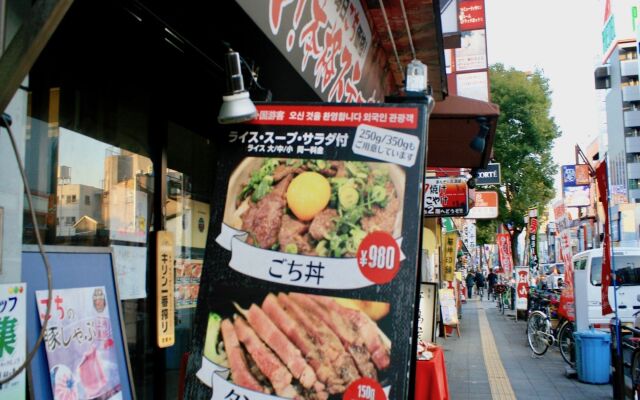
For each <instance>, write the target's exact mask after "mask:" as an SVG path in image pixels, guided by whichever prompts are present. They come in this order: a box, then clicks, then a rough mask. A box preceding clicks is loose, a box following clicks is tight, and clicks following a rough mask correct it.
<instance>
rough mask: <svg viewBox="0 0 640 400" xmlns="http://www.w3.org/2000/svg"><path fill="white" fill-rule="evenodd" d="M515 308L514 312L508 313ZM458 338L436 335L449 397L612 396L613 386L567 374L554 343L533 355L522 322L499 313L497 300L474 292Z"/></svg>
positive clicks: (569, 399) (584, 399) (568, 399)
mask: <svg viewBox="0 0 640 400" xmlns="http://www.w3.org/2000/svg"><path fill="white" fill-rule="evenodd" d="M511 313H513V312H511ZM461 334H462V337H461V338H458V337H457V335H456V334H455V333H454V336H450V337H448V338H447V339H446V340H445V339H444V338H438V343H439V344H440V345H442V346H443V347H444V350H445V352H444V355H445V361H446V365H447V376H448V379H449V392H450V397H451V399H452V400H466V399H469V400H472V399H473V400H475V399H505V400H507V399H518V400H520V399H526V400H528V399H565V400H591V399H593V400H595V399H611V398H612V388H611V385H609V384H606V385H590V384H584V383H581V382H579V381H578V380H577V379H570V378H567V377H565V366H566V363H565V362H564V361H563V359H562V357H561V356H560V352H559V351H558V349H557V348H552V349H549V351H548V352H547V354H545V355H544V356H543V357H540V358H534V357H532V352H531V350H530V348H529V346H528V343H527V337H526V334H525V321H518V322H516V321H515V319H514V317H513V314H511V316H508V315H501V314H500V313H499V312H498V309H497V307H496V304H495V302H493V301H491V302H490V301H488V300H486V297H485V299H484V301H482V302H481V301H479V300H478V298H477V297H475V296H474V298H473V299H472V300H471V301H469V302H468V303H467V304H463V306H462V323H461Z"/></svg>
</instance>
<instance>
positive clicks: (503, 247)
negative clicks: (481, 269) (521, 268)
mask: <svg viewBox="0 0 640 400" xmlns="http://www.w3.org/2000/svg"><path fill="white" fill-rule="evenodd" d="M496 241H497V242H498V260H499V261H500V269H499V270H498V272H499V273H501V274H506V275H507V276H511V271H513V257H511V237H510V236H509V234H508V233H498V234H497V235H496Z"/></svg>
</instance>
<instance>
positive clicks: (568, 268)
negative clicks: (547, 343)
mask: <svg viewBox="0 0 640 400" xmlns="http://www.w3.org/2000/svg"><path fill="white" fill-rule="evenodd" d="M553 214H554V216H555V219H556V226H557V229H558V233H559V238H560V259H561V260H562V262H563V263H564V287H563V288H562V293H561V294H560V305H559V307H558V314H560V315H562V316H563V317H565V318H567V319H568V320H570V321H574V320H575V316H576V308H575V298H574V294H573V263H572V262H571V258H572V257H573V254H572V250H571V233H570V231H569V218H568V216H567V212H566V208H565V205H564V202H563V201H562V200H560V201H557V202H556V203H554V204H553Z"/></svg>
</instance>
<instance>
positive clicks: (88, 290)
mask: <svg viewBox="0 0 640 400" xmlns="http://www.w3.org/2000/svg"><path fill="white" fill-rule="evenodd" d="M36 301H37V307H38V312H39V313H40V323H42V322H43V320H44V317H45V315H46V309H47V303H48V292H47V291H46V290H38V291H36ZM108 307H109V306H108V302H107V293H106V290H105V288H104V286H97V287H84V288H74V289H63V290H54V291H53V293H52V304H51V315H50V318H49V321H48V323H47V331H46V334H45V339H44V344H45V349H46V353H47V361H48V364H49V374H50V378H51V389H52V392H53V398H54V399H55V400H58V399H61V400H65V399H73V398H76V399H94V398H100V399H117V398H122V393H121V392H122V385H121V383H120V375H119V371H118V364H117V361H116V351H115V348H114V346H115V343H114V339H113V332H112V321H111V318H110V316H109V309H108Z"/></svg>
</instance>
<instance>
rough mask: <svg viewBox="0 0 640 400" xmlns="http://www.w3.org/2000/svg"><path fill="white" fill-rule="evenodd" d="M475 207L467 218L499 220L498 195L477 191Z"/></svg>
mask: <svg viewBox="0 0 640 400" xmlns="http://www.w3.org/2000/svg"><path fill="white" fill-rule="evenodd" d="M474 198H475V200H474V203H473V207H471V209H470V210H469V214H467V216H466V217H465V218H468V219H494V218H498V193H497V192H491V191H488V192H482V191H477V190H476V193H475V196H474Z"/></svg>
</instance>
